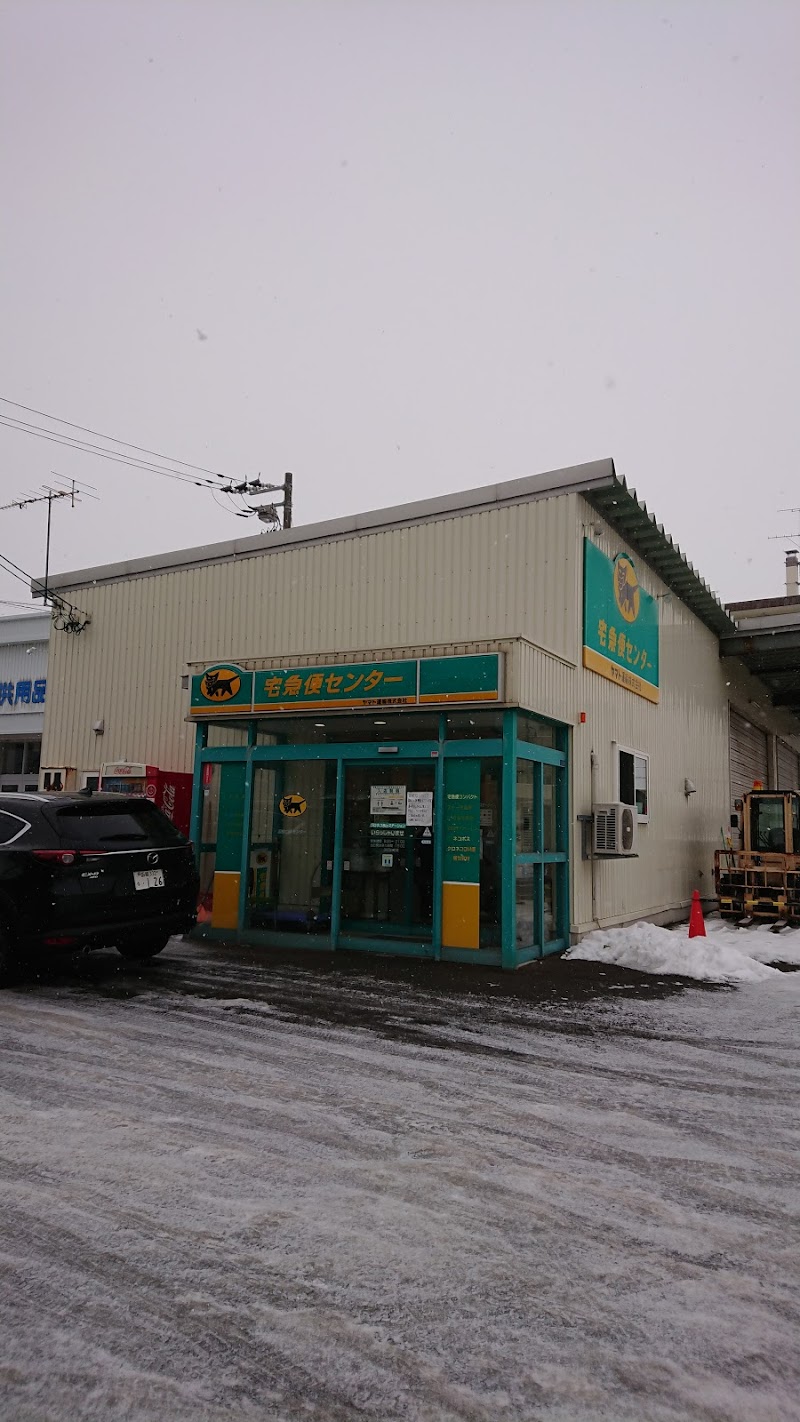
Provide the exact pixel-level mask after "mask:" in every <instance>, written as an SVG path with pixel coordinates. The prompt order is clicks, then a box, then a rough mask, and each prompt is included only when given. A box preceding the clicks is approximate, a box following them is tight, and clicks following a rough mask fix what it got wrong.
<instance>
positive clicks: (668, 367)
mask: <svg viewBox="0 0 800 1422" xmlns="http://www.w3.org/2000/svg"><path fill="white" fill-rule="evenodd" d="M0 16H1V17H2V35H1V36H0V65H1V66H2V72H1V73H0V125H1V131H2V206H3V218H2V244H3V261H2V283H3V288H2V332H3V335H2V342H1V343H0V345H1V346H2V350H1V351H0V395H2V396H4V397H6V398H7V399H11V400H15V401H19V402H22V403H24V404H27V405H31V406H34V407H36V408H38V409H41V410H44V411H48V412H52V413H53V414H55V415H57V416H61V417H63V418H65V419H67V420H72V421H75V422H77V423H79V424H82V425H88V426H91V427H92V428H93V429H96V430H100V431H105V432H108V433H110V434H113V435H116V436H118V437H120V438H122V439H126V440H130V441H133V442H134V443H136V444H139V445H144V446H147V447H149V448H151V449H155V450H159V451H165V452H166V453H168V454H170V455H173V456H177V457H178V458H180V459H183V460H187V461H192V462H195V463H197V464H201V465H204V466H207V467H210V468H212V469H215V470H222V471H224V472H226V473H231V474H233V475H235V476H237V477H245V476H247V477H252V476H255V475H256V474H257V473H258V472H259V471H260V472H261V474H262V476H263V477H264V478H265V479H268V480H270V481H271V482H278V481H279V480H280V479H281V478H282V476H283V472H284V470H286V469H291V470H293V471H294V473H295V489H296V494H295V516H296V517H295V521H296V522H302V523H307V522H311V521H314V520H317V519H321V518H329V517H335V516H337V515H340V514H346V513H351V512H355V511H358V510H362V509H369V508H376V507H380V506H381V505H383V504H389V503H397V502H399V501H402V500H405V499H415V498H423V497H426V496H431V495H433V494H438V493H445V492H452V491H456V490H459V489H466V488H470V487H474V486H476V485H479V484H484V483H487V482H492V481H495V480H503V479H510V478H515V477H518V476H520V475H523V474H535V473H539V472H541V471H544V470H548V469H554V468H558V467H560V466H563V465H567V464H572V463H576V462H580V461H583V460H588V459H595V458H600V457H603V456H606V455H613V457H614V459H615V460H616V465H617V470H618V473H619V474H621V475H624V476H625V477H626V479H627V480H628V482H629V484H631V485H633V486H634V487H635V488H636V489H637V491H638V493H639V495H640V497H642V498H644V499H645V501H646V502H647V505H648V507H649V508H650V509H651V510H653V511H655V512H656V513H657V515H658V517H659V519H660V520H661V521H662V522H663V523H664V524H665V526H666V528H667V530H668V531H669V532H670V533H672V535H673V537H674V538H675V539H676V540H677V541H678V542H679V543H680V544H681V547H682V548H683V550H684V552H685V553H686V554H687V556H688V557H689V558H690V559H691V560H692V561H693V562H694V563H695V565H696V566H697V567H698V569H699V571H700V572H701V573H702V574H703V576H705V577H706V578H707V580H708V581H709V582H710V583H711V585H712V586H713V587H714V588H715V589H716V590H717V591H718V592H719V593H720V594H721V596H722V597H723V598H724V599H733V598H736V597H758V596H765V595H769V594H773V593H778V592H780V591H781V590H782V586H783V571H782V565H783V557H782V554H783V545H782V543H780V542H778V543H771V542H769V535H770V534H782V533H784V532H787V531H789V530H791V529H794V528H798V529H800V522H798V521H797V520H800V514H798V515H796V516H792V515H789V514H781V513H779V512H778V510H779V508H780V507H781V506H783V505H791V504H800V481H798V478H797V474H798V467H799V464H798V397H797V389H798V375H799V374H800V370H799V369H798V347H797V333H798V330H800V310H799V309H798V308H800V279H799V278H798V259H797V253H798V251H800V231H798V228H799V227H800V224H799V223H798V214H799V213H800V161H799V157H800V144H799V143H798V135H800V82H798V80H799V79H800V74H799V73H798V67H799V66H798V55H800V4H798V3H797V0H685V3H675V0H658V3H655V0H185V3H183V2H182V0H135V3H134V0H0ZM0 414H2V415H3V416H4V417H5V416H15V415H16V416H20V415H21V417H22V418H25V419H29V420H34V419H35V418H36V417H34V416H31V415H25V414H24V412H21V411H19V410H14V409H12V408H11V407H9V406H8V405H0ZM51 470H56V471H58V472H59V473H60V474H62V475H66V476H74V477H76V478H78V479H81V480H84V481H87V482H90V483H93V484H95V485H97V487H98V491H99V492H100V494H101V501H100V502H99V503H97V504H94V503H85V504H83V505H82V507H80V508H79V509H77V510H75V511H74V512H73V511H71V510H69V509H68V508H66V507H65V506H63V505H62V507H61V508H60V509H58V510H55V511H54V516H53V517H54V542H53V553H52V562H53V565H54V567H55V568H57V569H67V568H72V567H81V566H86V565H87V564H91V563H101V562H107V561H111V560H115V559H117V558H123V557H130V556H139V555H144V554H147V553H149V552H153V551H159V550H166V549H169V548H174V547H181V546H188V545H191V544H193V543H199V542H207V541H211V540H215V539H221V538H231V537H237V536H240V535H242V534H250V533H257V532H258V530H259V527H260V525H258V524H257V523H256V522H255V520H251V521H250V522H245V521H240V520H238V519H236V518H235V517H233V516H232V515H230V514H229V513H226V512H223V510H222V509H221V508H219V507H217V506H216V505H215V503H214V501H213V499H212V496H211V495H210V494H208V493H206V492H204V491H202V490H200V489H194V488H189V487H184V486H182V485H180V484H176V483H174V482H170V481H169V480H167V479H164V478H158V477H156V476H154V475H149V474H145V473H142V472H137V471H134V470H131V469H126V468H124V467H122V466H117V465H114V464H108V463H105V462H102V461H100V460H98V459H95V458H92V457H90V456H88V455H85V454H78V453H77V452H75V451H71V450H66V449H63V448H59V447H58V446H57V445H53V444H48V443H45V442H43V441H41V440H38V439H34V438H31V437H28V436H24V435H22V434H20V433H18V432H12V431H11V430H9V429H8V428H6V427H0V493H2V495H3V497H2V498H1V499H0V502H2V503H5V502H6V501H7V500H8V499H11V498H13V497H15V496H16V495H17V494H18V493H19V492H23V491H25V490H28V489H31V488H32V487H35V486H38V485H40V484H42V483H43V482H46V481H47V480H48V479H49V478H50V471H51ZM222 502H223V503H224V502H225V501H224V500H223V501H222ZM44 522H45V516H44V512H43V510H42V508H41V507H40V508H32V509H27V510H25V511H23V512H20V511H16V510H12V511H10V512H4V513H2V514H0V551H2V552H3V553H5V554H7V555H9V556H10V557H12V558H13V559H14V561H15V562H17V563H18V564H20V565H21V566H22V567H24V568H26V569H28V570H31V571H34V572H37V573H38V572H40V571H41V569H42V567H43V546H44ZM0 597H2V598H5V599H11V600H14V599H16V598H18V597H21V598H22V600H23V601H25V600H26V593H25V589H24V588H23V587H22V586H20V585H19V584H15V583H14V582H12V581H11V580H10V579H9V578H7V577H5V576H3V577H2V578H0ZM11 610H12V609H11V608H10V607H2V608H0V611H6V612H7V611H11Z"/></svg>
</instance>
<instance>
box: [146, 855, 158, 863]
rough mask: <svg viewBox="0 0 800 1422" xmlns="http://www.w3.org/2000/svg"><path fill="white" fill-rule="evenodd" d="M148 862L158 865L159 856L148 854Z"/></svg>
mask: <svg viewBox="0 0 800 1422" xmlns="http://www.w3.org/2000/svg"><path fill="white" fill-rule="evenodd" d="M147 862H148V864H157V863H158V855H157V854H153V853H150V854H148V856H147Z"/></svg>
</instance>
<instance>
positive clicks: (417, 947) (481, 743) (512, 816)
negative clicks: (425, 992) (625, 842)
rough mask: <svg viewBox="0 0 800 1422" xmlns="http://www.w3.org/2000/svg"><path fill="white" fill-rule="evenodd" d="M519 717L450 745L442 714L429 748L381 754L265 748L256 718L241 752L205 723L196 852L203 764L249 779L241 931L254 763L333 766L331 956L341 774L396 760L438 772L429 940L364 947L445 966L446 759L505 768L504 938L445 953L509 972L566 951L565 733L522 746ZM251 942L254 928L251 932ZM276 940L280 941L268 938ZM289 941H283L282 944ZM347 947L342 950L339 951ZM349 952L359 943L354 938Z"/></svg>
mask: <svg viewBox="0 0 800 1422" xmlns="http://www.w3.org/2000/svg"><path fill="white" fill-rule="evenodd" d="M520 719H521V713H519V712H518V711H517V710H516V709H515V708H510V709H506V710H505V711H504V713H503V734H502V739H499V738H498V737H496V736H494V737H491V738H489V737H487V738H486V739H485V740H480V739H475V740H466V739H465V740H449V741H448V740H447V739H446V736H447V717H446V714H445V713H444V712H443V713H442V714H441V715H440V717H439V739H438V740H424V741H399V742H398V743H397V744H396V745H394V744H393V745H392V747H391V750H388V749H387V750H384V751H383V752H381V751H380V749H379V743H378V742H374V741H371V742H361V741H358V742H340V743H337V744H333V745H291V746H287V745H282V746H262V745H258V744H257V734H258V726H257V723H256V721H252V722H249V723H248V743H247V745H246V746H245V745H240V746H218V747H210V746H209V745H208V729H209V728H208V725H207V724H199V725H197V727H196V744H195V755H194V785H193V790H192V811H191V837H192V840H193V842H194V844H195V847H196V853H197V855H198V859H199V854H200V847H201V829H202V817H203V767H204V766H205V765H209V764H211V765H214V764H219V765H226V764H231V763H238V764H240V765H242V766H243V767H244V782H243V811H244V813H243V822H242V842H241V871H240V872H241V878H240V885H239V928H238V930H237V932H238V933H245V932H246V930H245V929H244V923H245V918H246V911H247V887H248V869H249V863H250V833H251V819H252V802H253V781H254V776H253V772H254V770H255V768H256V767H257V766H263V765H270V764H272V765H275V766H276V767H277V766H282V765H287V764H291V762H297V761H328V762H334V763H335V764H336V794H335V802H334V831H333V832H334V843H333V871H332V881H331V896H332V897H331V921H330V937H329V943H330V947H331V949H332V950H333V951H335V950H336V949H337V948H338V947H339V946H340V943H341V940H342V921H341V895H342V874H343V866H344V813H345V769H346V767H347V765H348V764H351V765H358V764H361V765H364V764H373V765H375V766H381V767H382V769H383V771H384V773H387V772H390V767H391V764H392V763H396V764H397V763H399V764H404V765H408V764H413V763H416V764H422V765H424V764H430V763H431V762H432V761H434V762H435V770H434V825H433V837H434V845H433V924H432V934H433V937H432V943H431V944H427V943H425V944H424V945H423V944H411V943H407V944H403V943H400V942H397V943H393V942H391V940H389V939H386V940H384V939H381V938H379V937H376V938H375V939H372V938H365V939H363V940H362V941H361V942H360V943H359V944H358V946H359V947H364V948H373V949H376V950H378V951H382V952H387V951H392V952H395V953H396V952H404V953H419V955H420V956H427V957H433V958H435V959H440V958H441V957H442V956H443V950H442V879H443V870H444V819H443V812H444V762H445V760H449V759H452V758H459V759H472V758H479V759H482V760H483V759H498V758H499V759H500V760H501V762H502V770H501V795H502V804H501V813H500V820H501V865H502V869H501V874H502V878H501V935H500V952H499V954H498V953H497V952H496V951H495V950H489V949H477V950H469V951H466V950H464V951H461V950H447V951H446V956H447V957H448V958H452V959H453V960H454V961H463V962H484V963H487V962H494V963H498V962H499V964H500V965H501V966H502V967H503V968H504V969H505V968H507V969H513V968H515V967H519V966H521V965H522V964H523V963H525V962H528V961H530V960H531V959H532V958H539V957H542V956H544V955H546V954H549V953H553V952H558V951H560V950H561V949H562V948H564V947H566V946H568V943H569V921H570V902H571V895H570V878H569V867H570V866H569V783H568V763H569V757H568V741H567V736H568V728H567V727H566V726H561V727H559V728H558V735H559V740H560V746H559V748H558V749H553V748H551V747H549V746H543V745H537V744H534V743H532V742H528V741H521V740H519V739H518V734H519V721H520ZM519 761H530V762H533V764H534V777H535V786H536V795H535V801H534V805H535V833H536V838H535V840H534V843H535V844H537V845H539V846H540V849H539V850H538V851H537V852H536V853H532V854H518V853H517V844H516V821H517V806H516V800H517V763H518V762H519ZM546 765H549V766H553V767H555V769H556V771H557V775H556V796H557V798H556V828H557V849H556V850H555V851H547V852H545V851H544V849H543V845H544V803H543V800H544V797H543V789H542V786H543V775H544V767H545V766H546ZM549 863H553V864H558V865H559V866H560V872H559V874H558V885H557V896H556V903H555V904H554V910H555V913H556V922H557V937H556V938H555V939H554V940H552V941H550V942H547V943H546V942H545V941H544V866H545V865H546V864H549ZM518 865H519V866H522V865H533V866H534V905H535V930H534V943H533V944H532V945H531V946H530V947H524V946H523V947H519V948H518V947H517V943H516V883H517V866H518ZM254 936H255V931H254ZM271 937H274V935H271ZM288 938H289V935H285V936H284V939H283V940H282V941H286V940H287V939H288ZM324 941H325V940H322V939H320V938H315V940H314V946H315V947H317V948H319V947H320V946H322V943H323V942H324ZM342 946H344V945H342ZM347 946H348V947H351V946H353V943H352V941H351V940H349V939H348V942H347Z"/></svg>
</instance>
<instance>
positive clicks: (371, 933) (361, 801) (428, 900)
mask: <svg viewBox="0 0 800 1422" xmlns="http://www.w3.org/2000/svg"><path fill="white" fill-rule="evenodd" d="M344 777H345V781H344V822H343V830H342V835H343V839H342V917H341V931H342V933H343V934H345V935H353V934H355V935H357V936H367V937H382V936H386V937H390V938H391V937H395V938H409V939H412V940H420V941H429V940H431V939H432V936H433V878H434V859H433V843H434V840H433V836H434V786H435V768H434V766H433V765H432V764H430V763H428V764H424V765H417V764H414V763H409V762H405V763H403V764H399V763H397V762H395V763H394V764H391V765H390V764H386V763H384V764H375V765H373V764H368V765H364V764H363V763H362V764H358V765H345V766H344Z"/></svg>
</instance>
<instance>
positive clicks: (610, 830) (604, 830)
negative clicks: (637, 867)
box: [592, 801, 636, 858]
mask: <svg viewBox="0 0 800 1422" xmlns="http://www.w3.org/2000/svg"><path fill="white" fill-rule="evenodd" d="M592 813H593V814H594V834H593V839H592V845H593V849H594V853H595V854H597V855H608V856H609V857H614V858H616V857H618V856H623V855H627V854H635V853H636V806H635V805H623V804H621V803H620V802H619V801H614V802H613V803H612V804H610V805H595V806H594V809H593V812H592Z"/></svg>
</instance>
